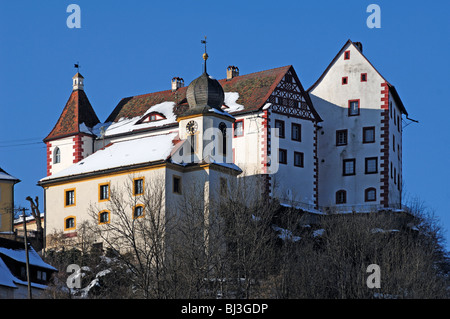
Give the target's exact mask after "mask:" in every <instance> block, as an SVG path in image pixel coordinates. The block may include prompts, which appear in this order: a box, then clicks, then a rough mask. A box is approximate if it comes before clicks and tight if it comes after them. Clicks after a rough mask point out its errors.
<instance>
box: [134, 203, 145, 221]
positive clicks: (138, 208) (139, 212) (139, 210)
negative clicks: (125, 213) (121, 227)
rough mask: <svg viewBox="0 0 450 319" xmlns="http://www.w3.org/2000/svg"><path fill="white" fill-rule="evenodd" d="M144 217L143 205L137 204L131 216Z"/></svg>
mask: <svg viewBox="0 0 450 319" xmlns="http://www.w3.org/2000/svg"><path fill="white" fill-rule="evenodd" d="M142 217H144V205H137V206H135V207H134V209H133V218H142Z"/></svg>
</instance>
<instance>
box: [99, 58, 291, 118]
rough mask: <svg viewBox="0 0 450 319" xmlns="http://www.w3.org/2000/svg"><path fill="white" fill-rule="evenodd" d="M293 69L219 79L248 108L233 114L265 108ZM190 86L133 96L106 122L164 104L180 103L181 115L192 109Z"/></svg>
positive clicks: (142, 112) (286, 67) (179, 111)
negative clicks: (187, 93)
mask: <svg viewBox="0 0 450 319" xmlns="http://www.w3.org/2000/svg"><path fill="white" fill-rule="evenodd" d="M290 68H292V66H290V65H288V66H284V67H280V68H275V69H271V70H265V71H261V72H255V73H250V74H245V75H241V76H237V77H235V78H233V79H230V80H227V79H222V80H219V82H220V84H221V85H222V87H223V90H224V92H238V93H239V99H238V100H237V101H236V103H238V104H241V105H243V106H244V107H245V108H244V109H243V110H241V111H238V112H235V113H233V114H238V113H245V112H249V111H254V110H258V109H260V108H261V107H263V106H264V104H265V103H266V102H267V100H268V98H269V96H270V95H271V93H272V92H273V90H274V89H275V88H276V86H277V85H278V83H279V82H280V81H281V79H282V78H283V77H284V76H285V74H286V73H287V72H288V71H289V69H290ZM186 90H187V87H182V88H180V89H178V90H176V91H175V92H173V91H172V90H167V91H161V92H155V93H149V94H144V95H138V96H132V97H127V98H124V99H122V100H121V101H120V102H119V104H118V105H117V106H116V108H115V109H114V111H113V112H112V113H111V114H110V115H109V117H108V118H107V120H106V122H116V121H118V120H119V119H121V118H124V117H125V118H133V117H136V116H142V115H143V114H144V113H145V112H146V111H147V110H148V109H149V108H150V107H151V106H153V105H155V104H158V103H161V102H164V101H171V102H176V109H175V110H174V113H175V114H177V115H178V114H181V113H182V112H183V111H184V110H186V108H187V107H188V105H187V101H186Z"/></svg>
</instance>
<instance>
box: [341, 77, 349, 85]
mask: <svg viewBox="0 0 450 319" xmlns="http://www.w3.org/2000/svg"><path fill="white" fill-rule="evenodd" d="M346 84H348V77H347V76H343V77H342V85H346Z"/></svg>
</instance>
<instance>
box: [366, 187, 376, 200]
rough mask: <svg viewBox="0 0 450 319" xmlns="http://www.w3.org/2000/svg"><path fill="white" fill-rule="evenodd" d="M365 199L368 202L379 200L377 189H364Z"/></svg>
mask: <svg viewBox="0 0 450 319" xmlns="http://www.w3.org/2000/svg"><path fill="white" fill-rule="evenodd" d="M364 200H365V201H366V202H374V201H376V200H377V190H376V189H375V188H374V187H370V188H367V189H366V190H365V191H364Z"/></svg>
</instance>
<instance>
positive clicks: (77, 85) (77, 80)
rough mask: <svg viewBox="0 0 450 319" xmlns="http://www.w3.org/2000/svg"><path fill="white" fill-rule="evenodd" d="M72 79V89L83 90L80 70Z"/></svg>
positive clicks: (82, 78)
mask: <svg viewBox="0 0 450 319" xmlns="http://www.w3.org/2000/svg"><path fill="white" fill-rule="evenodd" d="M72 80H73V84H72V86H73V90H74V91H76V90H83V89H84V77H83V76H82V75H81V74H80V72H77V74H75V75H74V76H73V78H72Z"/></svg>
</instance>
